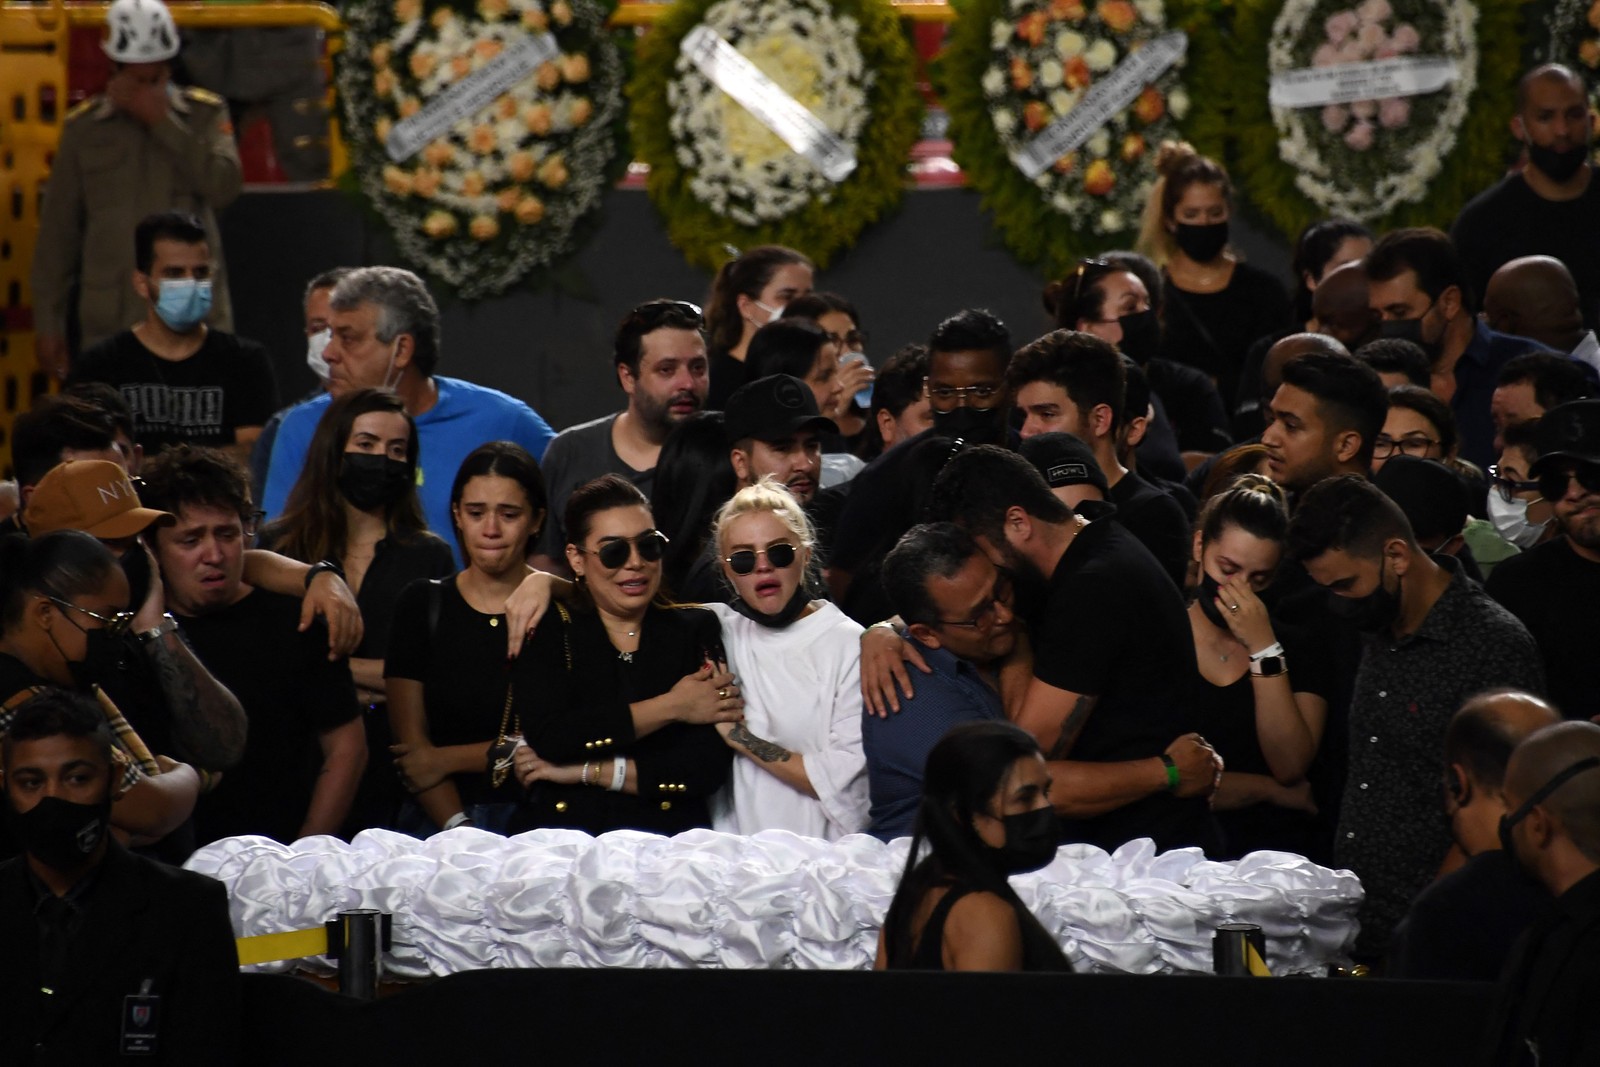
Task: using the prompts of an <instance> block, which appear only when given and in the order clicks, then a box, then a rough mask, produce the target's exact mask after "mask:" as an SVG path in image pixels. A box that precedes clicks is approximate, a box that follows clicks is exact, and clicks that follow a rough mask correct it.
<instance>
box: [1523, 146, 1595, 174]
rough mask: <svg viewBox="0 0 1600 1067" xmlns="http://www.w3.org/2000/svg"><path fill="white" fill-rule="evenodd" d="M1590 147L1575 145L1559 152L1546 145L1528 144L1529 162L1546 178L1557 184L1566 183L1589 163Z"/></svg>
mask: <svg viewBox="0 0 1600 1067" xmlns="http://www.w3.org/2000/svg"><path fill="white" fill-rule="evenodd" d="M1588 159H1589V146H1588V145H1586V144H1580V145H1573V146H1572V147H1571V148H1569V149H1567V150H1566V151H1565V152H1558V151H1556V150H1555V149H1554V148H1550V147H1548V146H1546V145H1537V144H1534V143H1532V142H1531V141H1530V142H1529V143H1528V162H1529V163H1532V164H1533V165H1534V166H1535V167H1538V168H1539V169H1540V170H1541V171H1543V172H1544V174H1545V176H1546V177H1547V178H1549V179H1550V180H1551V181H1553V182H1556V183H1557V184H1559V183H1561V182H1564V181H1566V180H1567V179H1569V178H1571V177H1572V176H1573V175H1574V174H1576V173H1578V169H1579V168H1580V167H1582V166H1583V165H1584V163H1586V162H1588Z"/></svg>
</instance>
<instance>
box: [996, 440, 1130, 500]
mask: <svg viewBox="0 0 1600 1067" xmlns="http://www.w3.org/2000/svg"><path fill="white" fill-rule="evenodd" d="M1017 452H1018V453H1019V454H1020V455H1021V456H1022V458H1023V459H1025V460H1027V461H1028V462H1029V463H1032V464H1033V466H1034V469H1035V470H1037V471H1038V472H1039V473H1040V474H1042V475H1044V480H1045V482H1046V483H1047V484H1048V485H1049V486H1050V488H1052V489H1060V488H1061V487H1062V486H1066V485H1092V486H1094V487H1095V488H1096V489H1098V490H1100V492H1101V493H1106V492H1109V487H1108V486H1107V485H1106V475H1105V472H1104V471H1102V470H1101V469H1100V463H1099V461H1098V460H1096V459H1095V458H1094V450H1093V449H1091V448H1090V447H1089V446H1088V445H1086V444H1084V443H1083V442H1082V441H1081V440H1079V439H1078V438H1076V437H1074V436H1072V434H1070V433H1041V434H1037V435H1035V436H1033V437H1029V438H1027V439H1026V440H1024V441H1023V442H1022V444H1021V445H1020V446H1019V447H1018V448H1017Z"/></svg>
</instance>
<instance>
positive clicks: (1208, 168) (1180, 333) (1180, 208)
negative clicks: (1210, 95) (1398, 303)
mask: <svg viewBox="0 0 1600 1067" xmlns="http://www.w3.org/2000/svg"><path fill="white" fill-rule="evenodd" d="M1156 171H1157V173H1158V174H1159V175H1160V177H1159V178H1158V179H1157V181H1156V184H1155V188H1154V189H1152V190H1151V192H1150V200H1149V202H1148V203H1147V204H1146V205H1145V213H1144V225H1143V228H1142V230H1141V232H1140V235H1139V251H1141V252H1143V253H1144V254H1145V255H1147V256H1149V257H1150V258H1151V259H1153V260H1155V262H1156V263H1157V264H1158V265H1159V266H1161V267H1162V268H1163V270H1164V272H1165V282H1166V294H1165V296H1166V300H1165V302H1164V306H1165V308H1166V315H1165V335H1164V341H1163V348H1162V355H1163V356H1164V357H1165V358H1167V359H1171V360H1175V361H1176V362H1179V363H1187V364H1190V365H1191V366H1196V367H1199V368H1200V369H1201V370H1204V371H1205V372H1206V373H1207V374H1209V375H1211V377H1212V379H1213V380H1215V381H1216V383H1217V389H1218V391H1219V392H1220V393H1221V395H1222V396H1225V397H1231V396H1233V395H1234V393H1235V391H1236V389H1237V386H1238V377H1239V369H1240V366H1241V364H1242V363H1243V361H1244V356H1245V353H1246V352H1247V351H1249V349H1250V346H1251V345H1252V344H1253V343H1255V341H1256V339H1257V338H1259V337H1262V336H1264V335H1266V334H1269V333H1272V332H1273V331H1274V330H1280V329H1282V328H1284V327H1285V326H1287V325H1288V324H1289V315H1290V309H1289V298H1288V295H1287V294H1286V293H1285V292H1284V289H1283V286H1282V285H1281V284H1280V283H1279V281H1278V279H1276V278H1275V277H1273V276H1272V275H1271V274H1268V273H1267V272H1266V271H1263V270H1258V269H1256V268H1255V267H1252V266H1250V265H1249V264H1247V263H1243V262H1240V261H1239V259H1238V257H1237V256H1236V255H1235V253H1234V252H1233V250H1232V249H1231V248H1230V247H1229V245H1228V222H1229V217H1230V216H1231V214H1232V205H1231V203H1230V201H1231V200H1232V197H1233V186H1232V184H1231V183H1230V182H1229V180H1228V172H1227V171H1225V170H1223V169H1222V165H1221V164H1220V163H1217V162H1216V161H1215V160H1211V159H1207V158H1206V157H1205V156H1202V155H1200V154H1199V153H1198V152H1196V151H1195V150H1194V148H1193V147H1192V146H1191V145H1189V144H1187V143H1183V142H1174V141H1166V142H1163V143H1162V145H1161V149H1160V151H1159V152H1158V153H1157V155H1156Z"/></svg>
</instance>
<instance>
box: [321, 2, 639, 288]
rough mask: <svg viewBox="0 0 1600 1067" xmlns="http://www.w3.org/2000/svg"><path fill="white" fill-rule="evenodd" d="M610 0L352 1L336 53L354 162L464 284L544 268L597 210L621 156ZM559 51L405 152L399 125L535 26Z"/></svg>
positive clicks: (418, 251)
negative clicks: (392, 146) (395, 136)
mask: <svg viewBox="0 0 1600 1067" xmlns="http://www.w3.org/2000/svg"><path fill="white" fill-rule="evenodd" d="M611 6H612V5H611V4H610V3H608V2H605V0H376V2H371V3H361V4H352V5H347V6H346V8H345V18H346V34H345V42H344V50H343V52H341V53H340V58H339V67H338V84H339V96H340V100H341V103H342V105H343V108H344V123H343V133H344V136H345V138H346V140H347V142H348V144H349V147H350V161H351V169H350V171H349V174H348V177H351V178H353V179H354V181H355V182H356V183H357V184H358V185H359V189H360V191H361V193H362V194H363V195H364V198H365V200H366V201H367V203H368V204H369V206H370V207H371V208H372V209H373V210H374V211H375V212H376V214H377V215H378V216H379V217H380V218H381V219H382V220H383V222H384V223H385V225H386V226H387V227H388V228H389V229H390V231H391V232H392V233H393V235H394V238H395V243H396V244H397V245H398V247H399V249H400V252H401V254H402V256H404V257H405V259H406V260H407V261H408V262H409V263H411V264H412V265H413V266H415V267H416V268H418V269H419V270H420V271H421V272H423V273H425V274H427V275H429V276H430V277H431V278H433V279H434V280H435V281H436V282H438V283H440V284H441V286H442V287H443V288H446V289H448V290H450V291H453V292H454V293H455V294H457V295H459V296H461V297H464V298H466V299H478V298H481V297H486V296H493V295H495V294H497V293H500V292H504V291H505V290H506V289H508V288H510V287H511V286H513V285H515V284H517V283H518V282H519V281H523V280H528V279H530V278H531V277H532V276H535V275H549V274H550V272H551V271H552V270H554V269H558V267H557V265H558V264H559V263H560V262H561V261H562V260H564V259H565V258H566V257H567V256H568V255H569V254H570V253H571V252H572V251H573V250H574V249H575V247H576V245H577V243H578V239H579V236H580V234H581V233H582V230H583V227H586V226H589V225H592V218H593V215H594V214H595V212H596V210H597V209H598V207H599V205H600V199H601V196H602V195H603V194H604V192H605V190H606V189H607V188H608V187H609V186H610V184H611V183H612V181H613V180H614V178H615V176H616V174H617V173H618V171H619V170H620V166H619V163H620V161H618V160H616V155H617V152H616V148H617V141H618V133H619V131H620V127H621V121H622V111H623V100H622V83H623V79H624V71H623V64H622V59H621V57H620V55H619V53H618V50H617V48H616V45H615V43H614V42H613V40H612V38H611V37H610V35H609V32H608V31H607V29H606V26H605V20H606V17H607V15H608V14H609V11H610V8H611ZM530 32H531V33H543V32H548V33H550V34H552V35H553V36H554V38H555V40H556V43H557V45H558V46H559V48H560V54H559V56H558V57H557V58H556V59H554V60H551V61H550V62H547V63H545V64H543V65H542V66H540V67H539V68H538V70H537V71H535V72H534V73H533V74H530V75H529V76H528V77H527V78H525V79H523V81H522V82H521V83H519V84H517V85H515V86H513V87H512V88H511V89H509V90H507V91H506V92H505V93H502V94H501V95H500V97H499V98H498V99H496V100H495V101H493V102H492V103H491V104H490V105H489V106H488V107H485V108H483V109H482V110H480V111H478V112H477V113H476V114H473V115H471V116H468V117H466V118H463V119H461V120H460V121H459V122H457V123H455V125H453V126H452V127H450V129H449V130H448V131H447V132H446V133H445V134H444V135H442V136H440V137H438V138H436V139H435V140H434V141H432V142H431V143H429V144H428V145H426V146H424V147H423V148H422V149H421V150H420V151H419V152H417V153H416V154H415V155H414V156H411V157H410V158H408V159H404V160H400V161H395V160H392V159H390V158H389V156H388V155H387V154H386V152H385V150H384V145H385V141H386V139H387V137H388V135H389V133H390V131H391V130H392V129H393V128H394V127H395V126H396V125H397V124H399V123H400V122H401V121H402V120H403V119H405V118H406V117H408V116H410V115H412V114H416V113H417V112H419V111H421V110H423V109H424V108H426V107H427V105H428V103H429V101H430V100H431V99H434V98H437V96H438V94H439V93H441V92H443V91H445V90H446V89H448V88H449V87H450V86H451V85H453V84H456V83H457V82H458V81H459V80H460V79H462V78H465V77H467V76H468V75H470V74H471V73H472V72H473V71H475V70H478V69H481V68H482V66H483V65H484V64H485V63H488V62H490V61H492V60H493V59H494V58H495V57H496V56H498V55H500V54H501V53H502V52H504V50H505V49H506V48H508V47H510V46H511V45H513V44H514V43H516V42H517V41H519V40H522V39H524V38H525V35H526V34H527V33H530Z"/></svg>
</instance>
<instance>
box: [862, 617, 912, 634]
mask: <svg viewBox="0 0 1600 1067" xmlns="http://www.w3.org/2000/svg"><path fill="white" fill-rule="evenodd" d="M867 629H869V630H888V631H889V632H890V633H892V634H894V635H895V636H896V637H904V636H905V635H904V634H902V633H901V632H900V630H899V628H898V627H896V626H895V624H894V623H892V622H890V621H889V620H888V619H884V620H882V621H880V622H875V623H873V624H872V625H871V626H869V627H867Z"/></svg>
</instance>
